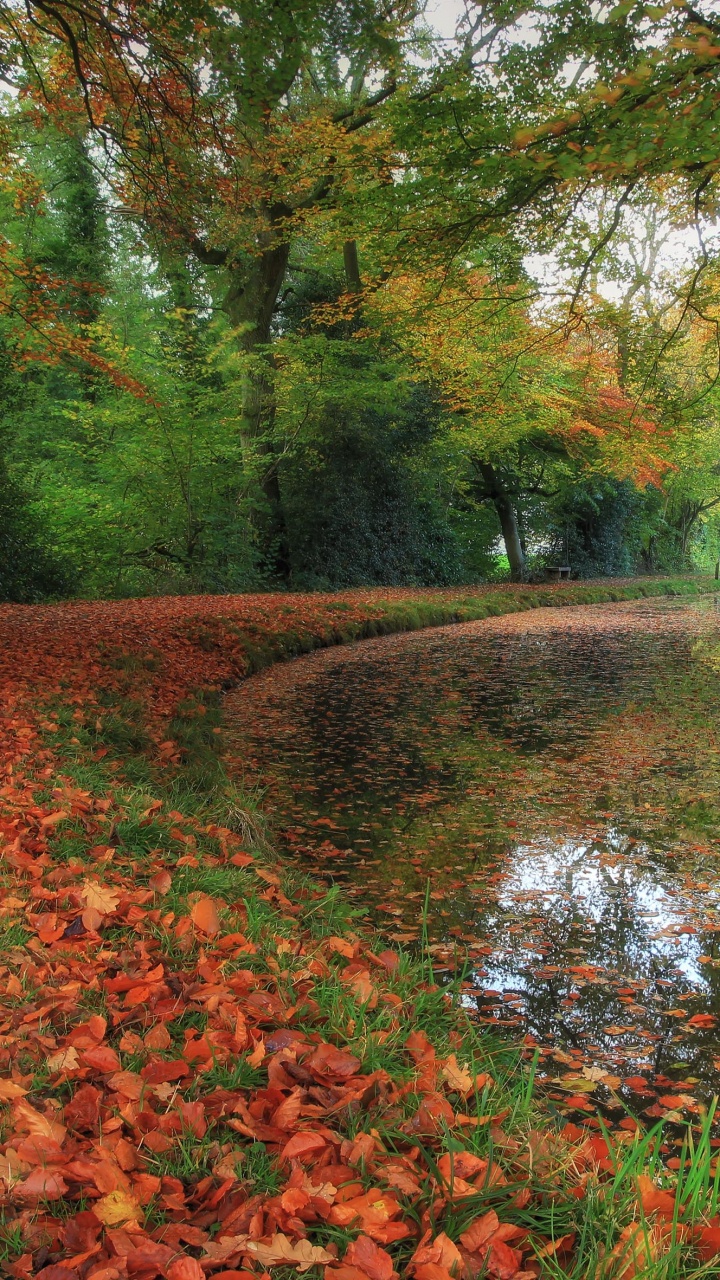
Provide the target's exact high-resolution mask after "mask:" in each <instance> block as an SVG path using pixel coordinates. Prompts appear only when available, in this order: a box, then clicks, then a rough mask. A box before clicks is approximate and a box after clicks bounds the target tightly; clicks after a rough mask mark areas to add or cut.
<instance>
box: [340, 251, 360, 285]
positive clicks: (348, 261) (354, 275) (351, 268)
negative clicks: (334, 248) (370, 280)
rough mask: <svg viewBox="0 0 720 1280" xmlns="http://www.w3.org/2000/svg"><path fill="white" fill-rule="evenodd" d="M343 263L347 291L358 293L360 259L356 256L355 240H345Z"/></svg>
mask: <svg viewBox="0 0 720 1280" xmlns="http://www.w3.org/2000/svg"><path fill="white" fill-rule="evenodd" d="M343 264H344V266H345V283H346V285H347V290H348V293H360V291H361V289H362V280H361V279H360V260H359V258H358V251H357V240H346V241H345V243H344V245H343Z"/></svg>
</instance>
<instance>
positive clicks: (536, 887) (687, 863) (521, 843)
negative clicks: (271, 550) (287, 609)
mask: <svg viewBox="0 0 720 1280" xmlns="http://www.w3.org/2000/svg"><path fill="white" fill-rule="evenodd" d="M229 710H230V723H231V726H232V739H233V749H234V755H235V759H236V768H237V770H238V771H239V772H240V773H244V775H245V777H246V778H247V780H248V781H249V782H252V783H257V782H258V781H260V782H261V784H262V785H263V786H264V787H265V788H266V807H267V808H268V809H269V810H270V812H271V816H272V820H273V823H274V825H275V829H276V832H277V835H278V838H279V840H280V843H281V846H282V847H283V848H284V850H285V852H286V854H287V856H288V857H290V858H292V859H294V860H295V861H297V862H298V863H299V864H300V865H302V866H303V867H305V868H306V869H307V870H308V871H311V872H312V873H313V874H314V875H316V876H319V877H321V878H322V879H323V880H325V881H326V882H327V883H329V884H339V885H342V886H343V893H344V896H345V897H346V898H347V899H348V900H349V901H351V902H352V903H353V905H354V906H355V907H356V908H357V909H358V912H359V918H360V919H362V920H363V921H364V922H365V923H366V924H367V923H371V924H372V925H373V926H374V927H376V928H378V929H380V930H382V931H383V933H384V934H386V935H387V936H388V937H389V938H390V939H391V940H393V941H397V942H399V943H403V944H407V945H409V946H411V947H412V946H414V945H415V944H418V943H419V942H420V941H421V940H423V939H424V940H425V943H426V945H427V946H428V947H429V950H430V955H431V956H432V959H433V963H434V966H435V969H436V973H437V976H438V981H449V980H451V979H453V980H455V981H456V982H459V983H460V992H461V998H462V1000H463V1002H464V1003H465V1005H466V1006H467V1008H468V1009H469V1010H470V1011H471V1013H472V1014H473V1016H474V1017H476V1018H478V1019H480V1020H481V1022H482V1023H483V1025H486V1026H491V1027H496V1028H497V1029H498V1031H499V1032H500V1034H502V1035H509V1036H511V1037H512V1038H514V1039H515V1040H517V1041H520V1042H522V1043H524V1044H525V1047H526V1049H528V1050H532V1049H533V1047H534V1046H535V1045H537V1046H538V1047H539V1049H540V1051H541V1063H542V1064H544V1065H543V1069H544V1071H545V1073H546V1075H547V1076H548V1078H556V1079H557V1080H558V1081H559V1082H560V1085H559V1092H558V1095H557V1096H558V1097H562V1096H563V1084H562V1081H563V1077H564V1076H565V1075H567V1077H568V1079H569V1080H570V1081H571V1084H570V1086H569V1087H570V1088H571V1089H572V1093H573V1105H574V1106H575V1107H576V1108H580V1109H582V1104H583V1087H578V1077H579V1075H581V1074H582V1073H583V1072H584V1077H585V1080H586V1085H585V1088H586V1089H587V1091H588V1092H593V1086H594V1085H595V1084H596V1082H597V1080H599V1079H600V1077H601V1076H602V1077H603V1079H604V1081H605V1084H606V1088H605V1090H604V1092H603V1090H601V1095H602V1096H603V1097H604V1098H605V1101H606V1103H607V1106H608V1107H609V1108H610V1110H612V1107H613V1106H614V1105H615V1104H616V1103H618V1099H619V1098H620V1101H622V1097H621V1095H622V1089H623V1088H624V1089H625V1091H626V1092H625V1095H623V1096H627V1090H628V1089H629V1090H630V1092H631V1093H632V1094H633V1096H634V1098H635V1102H636V1103H637V1102H638V1098H639V1100H640V1104H641V1105H644V1107H645V1111H646V1113H647V1119H649V1120H651V1119H652V1118H653V1116H654V1115H657V1116H660V1115H661V1114H668V1115H670V1117H671V1119H672V1118H673V1117H675V1118H677V1120H678V1121H679V1119H680V1117H681V1116H685V1117H687V1114H688V1110H689V1111H690V1112H691V1113H692V1112H693V1110H694V1108H695V1107H696V1099H698V1098H699V1099H700V1100H701V1101H702V1099H703V1098H704V1097H705V1098H707V1097H708V1096H710V1095H711V1094H712V1093H714V1092H715V1091H716V1090H718V1089H720V615H719V614H717V613H716V612H715V609H714V604H713V603H712V602H708V603H706V602H703V601H700V602H694V603H687V602H681V601H642V602H632V603H623V604H616V605H600V606H594V607H582V608H567V609H542V610H537V611H535V612H532V613H524V614H516V615H509V616H508V617H505V618H496V619H488V620H486V621H483V622H478V623H470V624H467V625H463V626H456V627H445V628H441V629H436V630H430V631H424V632H419V633H414V634H410V635H403V636H396V637H389V638H383V639H379V640H374V641H368V642H364V643H362V644H358V645H356V646H353V647H348V648H341V649H335V650H330V651H324V652H321V653H318V654H314V655H311V656H310V657H307V658H303V659H300V660H298V661H297V662H293V663H290V664H287V665H286V666H284V667H280V668H278V667H275V668H273V669H272V670H270V671H268V672H266V673H263V674H261V675H259V676H256V677H254V678H253V679H252V680H250V681H249V682H248V683H247V684H245V685H244V686H243V688H242V689H241V690H239V691H238V693H237V694H235V695H233V699H232V702H231V706H230V709H229ZM573 1081H574V1083H572V1082H573ZM628 1081H629V1082H630V1083H629V1085H628V1084H627V1082H628ZM580 1084H581V1086H582V1081H581V1082H580ZM618 1089H620V1091H621V1094H620V1095H619V1094H618V1092H617V1091H618ZM596 1102H597V1098H594V1099H590V1100H589V1101H588V1102H587V1107H588V1109H590V1107H591V1105H593V1106H594V1105H595V1103H596Z"/></svg>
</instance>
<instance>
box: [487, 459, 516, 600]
mask: <svg viewBox="0 0 720 1280" xmlns="http://www.w3.org/2000/svg"><path fill="white" fill-rule="evenodd" d="M479 470H480V474H481V476H482V478H483V480H484V481H485V484H486V486H487V492H488V497H489V498H490V499H491V501H492V504H493V506H494V507H495V510H496V511H497V515H498V520H499V521H500V528H501V530H502V536H503V541H504V543H505V551H506V552H507V558H508V561H509V564H510V577H511V578H512V581H513V582H522V580H523V578H524V576H525V554H524V552H523V547H522V541H521V538H520V528H519V526H518V520H517V515H516V513H515V508H514V506H513V504H512V499H511V497H510V495H509V493H507V491H506V490H505V488H504V486H503V484H502V481H501V480H500V477H499V476H498V474H497V472H496V470H495V468H494V467H493V465H492V463H490V462H481V463H480V464H479Z"/></svg>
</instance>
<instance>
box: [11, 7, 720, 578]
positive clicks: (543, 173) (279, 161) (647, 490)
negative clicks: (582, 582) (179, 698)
mask: <svg viewBox="0 0 720 1280" xmlns="http://www.w3.org/2000/svg"><path fill="white" fill-rule="evenodd" d="M719 68H720V19H719V18H718V17H717V16H716V14H715V13H714V12H713V5H712V4H711V3H710V0H707V2H706V3H704V4H699V5H693V4H686V3H684V0H673V3H670V4H665V3H663V4H654V5H651V4H644V3H633V2H632V0H621V3H619V4H616V5H597V4H595V3H585V2H584V0H543V2H542V3H532V2H530V3H523V2H522V0H516V2H515V0H506V2H501V3H486V4H475V3H472V2H471V0H465V3H458V4H457V6H455V7H454V8H453V9H452V10H449V9H447V8H445V7H442V8H441V9H431V8H430V7H428V9H427V11H426V7H425V6H424V5H423V4H422V3H420V2H418V3H414V0H400V2H399V3H393V2H392V0H300V3H294V2H292V0H280V2H278V0H273V2H272V3H265V2H264V0H257V2H255V0H253V3H245V2H244V0H242V2H241V3H235V4H226V5H216V4H214V3H211V2H207V3H206V2H205V0H182V2H174V0H164V2H163V0H154V2H153V0H150V2H147V3H142V2H136V0H120V2H117V3H116V2H114V0H111V2H109V3H103V2H101V0H87V2H84V0H73V3H61V2H59V0H58V2H55V0H47V2H46V0H11V2H10V3H0V75H1V76H2V82H3V93H2V100H1V111H2V115H1V119H0V200H1V201H2V209H3V218H2V230H1V234H0V343H1V344H2V348H3V359H2V365H1V366H0V402H1V404H2V426H1V431H2V442H3V450H2V459H1V461H0V509H1V512H0V547H2V551H3V554H2V557H1V567H0V594H1V595H2V598H4V599H14V600H38V599H43V598H49V597H57V596H63V595H73V594H81V595H97V596H109V595H128V594H130V595H132V594H143V593H155V592H167V591H171V592H187V591H193V592H194V591H211V592H226V591H239V590H245V589H255V588H263V587H269V586H273V587H278V586H281V587H282V586H285V587H289V588H296V589H302V588H331V587H342V586H353V585H362V584H367V583H383V584H397V583H418V584H444V583H453V582H462V581H477V580H479V579H490V578H496V577H502V576H511V577H513V578H527V577H532V576H535V575H541V574H542V573H543V570H544V568H545V567H547V566H558V565H565V564H567V565H569V566H570V568H571V570H572V572H573V573H574V574H576V575H579V576H590V575H597V574H613V575H618V574H620V575H621V574H628V573H633V572H637V571H638V570H641V571H645V572H654V571H661V570H663V571H664V570H670V569H691V568H693V567H705V568H707V567H709V566H710V565H711V564H714V562H715V560H716V559H717V558H718V555H719V554H720V452H719V449H720V416H719V415H720V340H719V333H718V321H719V319H720V306H719V302H720V272H719V269H718V267H719V262H718V248H719V241H718V235H717V216H718V190H719V186H718V183H719V178H718V169H719V167H720V142H719V141H718V139H719V138H720V76H719V74H718V71H719Z"/></svg>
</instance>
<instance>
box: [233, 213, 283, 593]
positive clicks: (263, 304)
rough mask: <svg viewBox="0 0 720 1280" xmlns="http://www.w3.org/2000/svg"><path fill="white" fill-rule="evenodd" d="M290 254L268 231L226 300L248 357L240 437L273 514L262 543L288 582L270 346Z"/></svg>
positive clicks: (237, 272)
mask: <svg viewBox="0 0 720 1280" xmlns="http://www.w3.org/2000/svg"><path fill="white" fill-rule="evenodd" d="M289 254H290V245H289V244H288V243H287V242H286V241H285V240H280V239H279V236H276V235H274V234H273V233H272V232H271V231H269V232H268V233H267V235H266V237H265V246H264V248H263V250H262V252H261V253H260V254H258V256H257V257H255V258H253V259H251V260H250V261H249V262H247V261H246V262H242V263H240V262H237V263H233V264H231V265H230V266H229V267H228V287H227V292H226V294H225V299H224V302H223V307H224V310H225V311H226V313H227V315H228V318H229V320H230V323H231V324H232V325H233V327H234V328H235V329H236V330H237V333H238V342H239V346H240V350H241V351H243V352H244V353H245V354H246V355H247V356H249V357H250V359H249V361H248V368H247V370H246V373H245V377H244V381H243V392H242V414H241V420H240V433H241V437H242V443H243V447H244V449H245V452H246V455H247V458H248V461H249V463H250V464H251V465H252V464H253V463H257V461H258V460H259V462H260V466H261V469H262V470H261V476H260V486H261V488H262V491H263V494H264V497H265V500H266V503H267V506H268V511H269V526H268V528H267V529H266V530H265V531H264V535H263V541H264V542H265V543H266V546H267V547H268V550H269V553H270V556H271V558H272V562H273V568H274V570H275V572H276V573H277V574H279V576H280V577H282V578H284V579H286V578H287V577H288V576H289V572H290V557H289V546H288V538H287V528H286V525H285V518H284V514H283V507H282V495H281V492H280V478H279V475H278V467H277V459H276V457H275V451H274V447H273V441H272V438H271V432H272V426H273V422H274V419H275V370H274V362H273V356H272V352H271V351H270V350H269V349H268V347H269V343H270V337H271V326H272V318H273V314H274V311H275V306H276V303H277V299H278V295H279V293H280V289H281V288H282V284H283V280H284V279H285V273H286V271H287V264H288V258H289Z"/></svg>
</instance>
